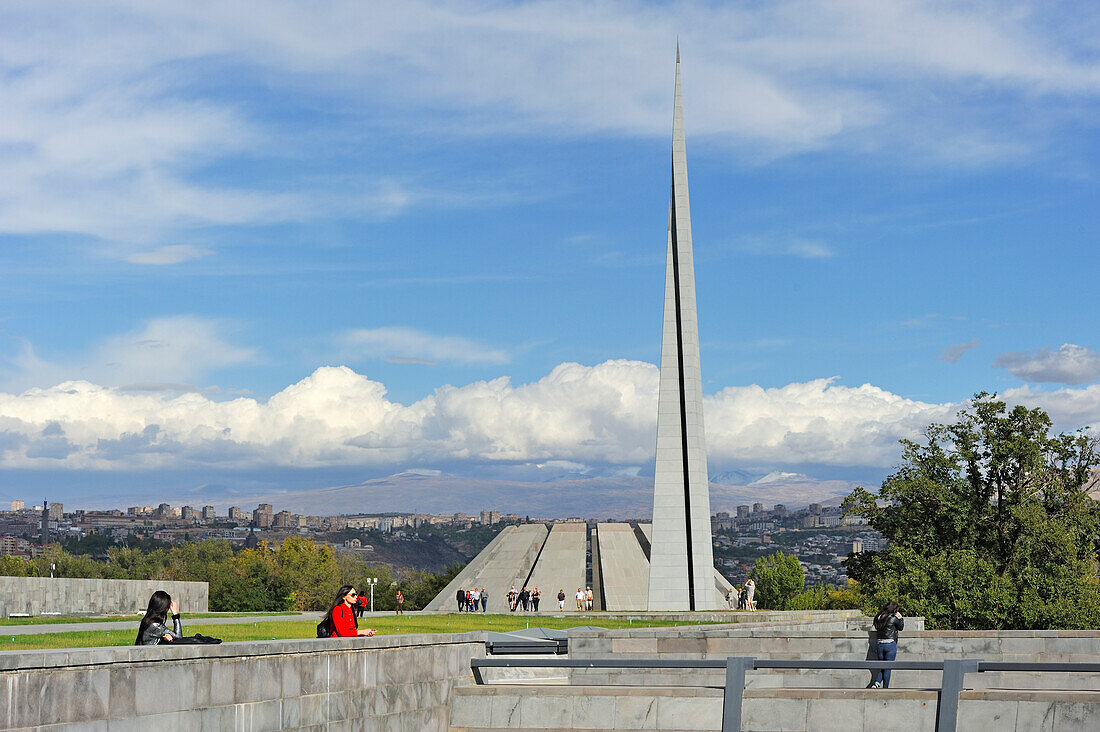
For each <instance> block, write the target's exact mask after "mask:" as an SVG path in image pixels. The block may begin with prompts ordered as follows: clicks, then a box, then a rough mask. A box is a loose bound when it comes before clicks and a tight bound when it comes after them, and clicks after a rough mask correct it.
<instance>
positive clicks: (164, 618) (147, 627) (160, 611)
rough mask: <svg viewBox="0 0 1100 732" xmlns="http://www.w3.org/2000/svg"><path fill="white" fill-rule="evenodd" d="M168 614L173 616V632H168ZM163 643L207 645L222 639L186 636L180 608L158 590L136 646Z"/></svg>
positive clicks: (142, 625) (139, 632)
mask: <svg viewBox="0 0 1100 732" xmlns="http://www.w3.org/2000/svg"><path fill="white" fill-rule="evenodd" d="M168 613H171V614H172V630H168V628H167V627H166V626H165V623H166V622H168ZM161 643H168V644H171V645H201V644H207V643H221V639H220V638H211V637H209V636H205V635H202V634H201V633H196V634H195V635H193V636H189V637H188V636H184V634H183V625H182V624H181V623H180V611H179V606H178V605H176V601H175V600H173V599H172V596H171V595H169V594H168V593H167V592H165V591H164V590H157V591H156V592H154V593H153V596H152V597H150V598H149V608H148V609H147V610H146V611H145V617H143V618H142V619H141V625H139V626H138V634H137V640H135V641H134V645H135V646H157V645H160V644H161Z"/></svg>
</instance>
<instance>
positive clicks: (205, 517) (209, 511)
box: [202, 506, 217, 524]
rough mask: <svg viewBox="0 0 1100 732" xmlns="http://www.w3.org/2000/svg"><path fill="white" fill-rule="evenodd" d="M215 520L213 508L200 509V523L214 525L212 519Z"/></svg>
mask: <svg viewBox="0 0 1100 732" xmlns="http://www.w3.org/2000/svg"><path fill="white" fill-rule="evenodd" d="M216 518H217V515H216V514H215V513H214V507H213V506H203V507H202V521H203V523H204V524H212V523H214V519H216Z"/></svg>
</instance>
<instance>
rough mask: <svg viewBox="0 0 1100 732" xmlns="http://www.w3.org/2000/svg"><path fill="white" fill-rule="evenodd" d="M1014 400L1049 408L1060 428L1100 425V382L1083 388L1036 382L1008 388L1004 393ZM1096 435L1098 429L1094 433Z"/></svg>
mask: <svg viewBox="0 0 1100 732" xmlns="http://www.w3.org/2000/svg"><path fill="white" fill-rule="evenodd" d="M1000 396H1001V398H1003V399H1004V400H1005V401H1007V402H1008V403H1010V404H1023V405H1025V406H1028V407H1039V408H1041V409H1044V410H1046V412H1047V414H1049V415H1050V418H1051V419H1052V420H1053V421H1054V428H1055V429H1056V430H1059V431H1072V430H1076V429H1079V428H1081V427H1089V426H1091V427H1093V428H1094V430H1095V429H1100V384H1093V385H1091V386H1086V387H1084V388H1083V389H1067V388H1063V389H1056V390H1055V391H1041V390H1039V389H1036V388H1035V387H1033V386H1022V387H1020V388H1018V389H1008V390H1007V391H1005V392H1004V393H1003V394H1001V395H1000ZM1093 434H1094V435H1096V432H1094V433H1093Z"/></svg>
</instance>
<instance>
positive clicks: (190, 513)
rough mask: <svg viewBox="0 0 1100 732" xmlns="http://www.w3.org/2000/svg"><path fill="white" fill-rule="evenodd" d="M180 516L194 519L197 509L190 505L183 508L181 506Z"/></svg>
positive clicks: (184, 518) (186, 519)
mask: <svg viewBox="0 0 1100 732" xmlns="http://www.w3.org/2000/svg"><path fill="white" fill-rule="evenodd" d="M180 518H181V519H183V520H184V521H194V520H195V509H193V508H191V507H190V506H183V507H182V508H180Z"/></svg>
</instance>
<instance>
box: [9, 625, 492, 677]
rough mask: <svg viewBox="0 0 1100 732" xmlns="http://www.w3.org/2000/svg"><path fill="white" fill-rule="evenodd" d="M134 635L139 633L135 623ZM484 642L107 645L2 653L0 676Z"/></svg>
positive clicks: (434, 638)
mask: <svg viewBox="0 0 1100 732" xmlns="http://www.w3.org/2000/svg"><path fill="white" fill-rule="evenodd" d="M134 632H135V634H136V633H137V630H136V624H135V631H134ZM484 642H485V633H484V632H483V631H471V632H468V633H424V634H409V635H382V636H374V637H372V638H366V637H363V638H303V639H297V640H273V641H237V642H233V643H222V644H220V645H213V646H175V647H172V646H109V647H101V648H61V649H51V650H43V651H0V672H4V671H27V670H32V669H49V668H73V667H77V666H101V665H110V664H121V663H150V662H159V661H182V660H188V659H225V658H255V657H261V656H285V655H288V654H300V653H307V654H308V653H316V652H318V651H330V652H331V651H364V650H385V649H388V648H412V647H422V646H434V647H438V646H454V645H467V644H470V643H484Z"/></svg>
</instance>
